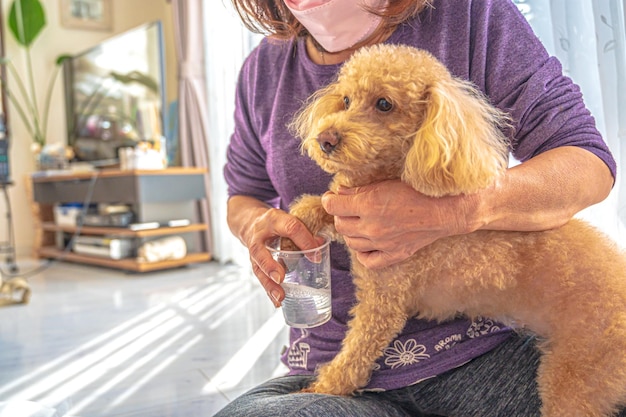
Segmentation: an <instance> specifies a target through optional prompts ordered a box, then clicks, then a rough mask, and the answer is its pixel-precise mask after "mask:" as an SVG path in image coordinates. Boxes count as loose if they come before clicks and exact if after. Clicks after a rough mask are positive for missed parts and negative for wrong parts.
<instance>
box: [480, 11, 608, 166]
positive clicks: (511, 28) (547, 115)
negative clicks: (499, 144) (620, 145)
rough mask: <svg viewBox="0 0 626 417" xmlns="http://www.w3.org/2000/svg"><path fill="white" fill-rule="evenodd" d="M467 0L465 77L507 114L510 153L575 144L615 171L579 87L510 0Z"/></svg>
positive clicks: (518, 155)
mask: <svg viewBox="0 0 626 417" xmlns="http://www.w3.org/2000/svg"><path fill="white" fill-rule="evenodd" d="M470 3H471V4H472V6H471V9H472V10H471V11H470V13H471V16H472V18H471V19H470V20H469V21H470V22H472V24H471V29H470V33H472V35H471V36H470V39H471V40H470V51H471V52H470V54H471V74H470V75H469V78H470V79H471V80H472V81H473V82H475V83H476V84H478V85H479V86H481V87H482V88H483V91H484V92H485V94H486V95H487V96H488V97H489V98H490V99H491V101H492V102H493V103H494V104H495V105H496V106H497V107H499V108H501V109H503V110H505V111H507V112H509V113H510V114H511V116H512V118H513V121H514V128H515V136H514V138H513V140H512V149H513V155H514V156H515V157H516V158H517V159H519V160H520V161H525V160H527V159H529V158H532V157H533V156H536V155H538V154H540V153H542V152H545V151H547V150H550V149H554V148H557V147H560V146H577V147H581V148H584V149H587V150H589V151H590V152H592V153H594V154H595V155H597V156H598V157H599V158H600V159H602V160H603V161H604V162H605V163H606V164H607V166H608V167H609V169H610V170H611V172H612V174H613V177H615V174H616V165H615V160H614V159H613V157H612V155H611V153H610V151H609V149H608V147H607V146H606V144H605V143H604V141H603V140H602V137H601V135H600V133H599V132H598V130H597V129H596V126H595V120H594V118H593V117H592V115H591V114H590V112H589V110H587V108H586V107H585V104H584V102H583V97H582V93H581V91H580V88H579V87H578V85H576V84H574V83H573V81H572V80H571V79H570V78H569V77H567V76H565V75H563V68H562V66H561V63H560V62H559V61H558V59H556V58H555V57H550V56H549V55H548V53H547V51H546V50H545V48H544V47H543V45H542V44H541V42H540V41H539V39H538V38H537V37H536V36H535V35H534V33H533V32H532V29H531V28H530V26H529V25H528V23H527V22H526V20H525V19H524V18H523V16H522V15H521V13H520V12H519V10H518V9H517V7H516V6H515V5H514V4H513V3H512V2H511V1H509V0H483V1H473V2H470ZM472 45H473V46H472Z"/></svg>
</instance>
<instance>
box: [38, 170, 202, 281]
mask: <svg viewBox="0 0 626 417" xmlns="http://www.w3.org/2000/svg"><path fill="white" fill-rule="evenodd" d="M206 173H207V170H206V169H204V168H167V169H162V170H134V171H121V170H102V171H97V172H71V171H56V172H39V173H36V174H33V175H32V176H31V177H30V178H29V181H27V182H28V183H29V185H30V186H31V188H30V190H29V194H30V196H31V198H32V200H31V201H32V203H33V204H32V206H33V216H34V218H35V224H34V226H35V231H36V232H37V239H36V245H35V250H34V252H35V254H36V256H38V257H41V258H55V259H59V260H62V261H69V262H78V263H85V264H91V265H98V266H103V267H108V268H116V269H123V270H128V271H134V272H148V271H157V270H161V269H169V268H176V267H179V266H183V265H187V264H190V263H197V262H208V261H210V260H211V254H210V253H208V252H202V250H203V249H199V248H198V247H196V246H197V245H196V242H195V241H194V240H193V239H192V237H191V236H185V237H184V239H185V241H186V242H187V244H188V246H187V251H188V254H187V256H186V257H184V258H183V259H178V260H174V261H162V262H149V263H148V262H139V261H138V260H137V259H135V258H126V259H120V260H115V259H110V258H107V257H104V256H98V255H90V254H84V253H75V252H71V251H64V250H63V249H61V246H59V245H60V243H61V242H62V239H63V240H65V238H66V237H67V235H72V234H75V233H80V234H81V235H87V236H89V235H91V236H111V237H116V238H127V239H136V240H137V242H135V243H137V244H140V243H141V242H140V240H142V239H146V238H154V237H159V236H167V235H183V234H188V233H191V232H195V233H203V232H206V231H207V230H208V229H209V227H208V225H207V224H202V223H193V224H190V225H188V226H181V227H160V228H157V229H147V230H136V231H134V230H130V229H129V228H126V227H93V226H82V227H78V226H59V225H57V224H55V223H54V221H53V219H54V215H53V208H54V206H55V205H56V204H62V203H73V202H82V201H84V200H85V198H86V196H89V203H91V204H94V203H101V204H109V203H114V204H127V205H129V206H131V207H132V209H133V212H134V213H135V215H136V216H137V221H138V222H141V223H145V222H149V221H154V220H155V218H158V219H161V218H193V217H194V214H193V213H194V209H193V206H194V204H195V201H197V200H203V199H205V198H206V196H205V195H206V189H205V185H206V178H205V177H206ZM164 190H167V191H165V192H164ZM146 240H148V239H146Z"/></svg>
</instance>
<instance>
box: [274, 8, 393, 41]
mask: <svg viewBox="0 0 626 417" xmlns="http://www.w3.org/2000/svg"><path fill="white" fill-rule="evenodd" d="M284 1H285V5H286V6H287V8H289V10H291V13H293V15H294V16H295V17H296V19H298V21H299V22H300V23H302V25H303V26H304V27H305V28H307V30H308V31H309V33H310V34H311V36H313V37H314V38H315V40H316V41H317V42H319V44H320V45H322V46H323V47H324V49H326V50H327V51H328V52H339V51H343V50H344V49H348V48H350V47H352V46H354V45H356V44H357V43H359V42H361V41H363V40H364V39H366V38H367V37H368V36H370V35H371V34H372V33H373V32H374V30H376V28H377V27H378V24H379V23H380V21H381V20H382V19H381V18H380V17H379V16H376V15H374V14H372V13H369V12H368V11H367V10H364V8H363V7H364V6H365V7H369V8H380V7H382V6H384V5H386V4H387V3H388V0H284Z"/></svg>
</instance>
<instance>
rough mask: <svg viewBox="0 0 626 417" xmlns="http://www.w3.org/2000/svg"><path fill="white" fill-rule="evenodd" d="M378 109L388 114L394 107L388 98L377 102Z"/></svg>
mask: <svg viewBox="0 0 626 417" xmlns="http://www.w3.org/2000/svg"><path fill="white" fill-rule="evenodd" d="M376 108H377V109H378V110H380V111H382V112H388V111H390V110H391V109H392V108H393V105H392V104H391V102H389V101H388V100H387V99H386V98H379V99H378V101H377V102H376Z"/></svg>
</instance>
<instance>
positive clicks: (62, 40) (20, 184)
mask: <svg viewBox="0 0 626 417" xmlns="http://www.w3.org/2000/svg"><path fill="white" fill-rule="evenodd" d="M0 2H2V11H3V17H4V20H5V21H4V26H5V28H4V29H5V33H3V34H2V37H3V38H4V41H5V49H6V56H7V57H10V58H12V59H15V61H16V66H17V67H18V70H20V72H22V73H24V67H23V66H21V62H22V61H21V59H20V58H19V56H20V54H21V53H22V50H21V49H20V47H19V46H18V45H17V43H16V42H15V39H14V38H13V36H12V35H11V34H10V33H9V32H8V31H7V28H6V26H7V25H6V19H7V16H8V14H9V6H10V4H11V1H10V0H0ZM42 3H43V6H44V8H45V10H46V15H47V25H46V27H45V28H44V29H43V32H42V33H41V34H40V36H39V37H38V38H37V40H36V41H35V43H34V45H33V48H32V53H33V55H32V58H33V68H34V70H35V85H37V86H41V87H40V88H41V94H40V95H39V97H41V98H39V97H38V98H39V101H40V102H43V97H44V94H45V89H46V88H47V85H48V78H49V75H50V73H51V72H52V70H53V68H54V62H55V60H56V57H57V56H59V55H61V54H70V55H71V54H76V53H79V52H82V51H84V50H86V49H88V48H91V47H92V46H94V45H96V44H98V43H99V42H101V41H103V40H104V39H106V38H109V37H111V36H113V35H115V34H118V33H121V32H124V31H126V30H128V29H131V28H133V27H135V26H138V25H140V24H142V23H145V22H150V21H154V20H161V21H162V22H163V28H164V34H165V40H166V62H167V65H166V72H167V84H168V85H167V87H168V88H167V97H168V101H171V100H172V99H174V98H175V97H176V78H177V77H176V59H175V52H174V42H173V35H172V33H173V32H172V31H173V24H172V11H171V5H170V4H169V3H168V2H167V1H166V0H112V6H113V30H112V31H108V32H105V31H90V30H81V29H67V28H65V27H61V24H60V6H59V4H60V3H61V1H60V0H42ZM7 82H8V83H10V82H11V80H10V78H9V79H8V81H7ZM62 87H63V79H62V76H59V78H58V79H57V81H56V85H55V89H54V93H53V96H52V104H51V110H50V117H49V123H48V142H49V143H57V142H58V143H65V140H66V127H65V104H64V97H63V88H62ZM9 117H10V121H9V123H10V130H11V143H12V145H11V152H10V164H11V176H12V178H13V181H14V182H15V185H14V186H12V187H11V188H10V191H9V195H10V199H11V207H12V209H13V226H14V228H15V238H16V249H17V255H18V258H20V257H25V256H31V254H32V249H33V241H34V230H33V217H32V212H31V206H30V203H29V200H28V197H27V195H26V188H25V187H26V185H25V184H26V179H27V177H28V175H29V174H30V173H32V172H33V171H34V169H35V168H34V158H33V155H32V153H31V151H30V145H31V139H30V137H28V134H27V131H26V129H25V127H24V126H23V124H22V123H21V120H19V117H18V116H17V114H16V112H15V110H12V108H11V106H10V105H9ZM5 212H6V206H5V203H4V199H2V201H0V241H4V240H5V239H6V227H7V223H6V217H5ZM3 262H4V258H3V257H2V255H1V254H0V264H1V263H3Z"/></svg>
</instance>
